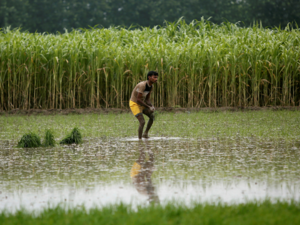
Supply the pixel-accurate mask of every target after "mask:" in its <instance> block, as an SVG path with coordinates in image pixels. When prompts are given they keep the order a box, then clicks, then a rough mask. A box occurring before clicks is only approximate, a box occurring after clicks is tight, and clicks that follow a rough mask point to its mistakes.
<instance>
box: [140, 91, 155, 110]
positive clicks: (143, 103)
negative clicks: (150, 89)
mask: <svg viewBox="0 0 300 225" xmlns="http://www.w3.org/2000/svg"><path fill="white" fill-rule="evenodd" d="M149 94H150V93H149ZM149 94H148V95H149ZM148 95H147V96H146V99H147V97H148ZM142 99H143V94H142V93H138V96H137V104H139V105H141V106H145V107H146V108H148V109H150V108H151V107H152V105H148V104H147V103H146V102H147V101H145V102H144V101H143V100H142ZM150 104H151V103H150Z"/></svg>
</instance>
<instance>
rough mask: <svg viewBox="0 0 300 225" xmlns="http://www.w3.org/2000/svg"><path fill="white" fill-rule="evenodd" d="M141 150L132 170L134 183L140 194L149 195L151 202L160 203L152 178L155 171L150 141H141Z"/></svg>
mask: <svg viewBox="0 0 300 225" xmlns="http://www.w3.org/2000/svg"><path fill="white" fill-rule="evenodd" d="M139 150H140V156H139V158H138V159H137V160H136V161H135V163H134V164H133V166H132V168H131V171H130V176H131V179H132V183H133V185H134V186H135V188H136V190H137V191H138V192H139V193H140V194H142V195H146V196H148V200H149V202H155V203H159V199H158V196H157V194H156V193H155V188H154V186H153V184H152V180H151V175H152V173H153V171H154V165H153V164H154V154H153V152H152V151H151V149H150V146H149V143H148V141H145V143H142V142H140V144H139ZM147 153H148V154H147Z"/></svg>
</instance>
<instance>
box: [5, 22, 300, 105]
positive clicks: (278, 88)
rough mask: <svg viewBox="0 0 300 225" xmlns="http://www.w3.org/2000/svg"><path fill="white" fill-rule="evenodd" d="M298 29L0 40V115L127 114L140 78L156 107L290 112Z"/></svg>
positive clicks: (294, 99)
mask: <svg viewBox="0 0 300 225" xmlns="http://www.w3.org/2000/svg"><path fill="white" fill-rule="evenodd" d="M299 34H300V32H299V30H298V29H293V28H291V27H290V26H287V27H286V28H284V29H280V28H278V29H275V30H271V29H266V28H263V27H262V26H261V25H255V26H253V27H248V28H242V27H240V26H238V25H236V24H231V23H224V24H222V25H215V24H212V23H210V22H208V21H205V20H201V21H194V22H192V23H190V24H186V23H185V22H184V21H183V20H179V21H177V22H174V23H168V24H166V25H165V26H164V27H155V28H152V29H150V28H147V27H143V28H128V29H125V28H122V27H112V28H109V29H104V28H102V29H89V30H74V31H72V32H67V31H66V32H65V33H63V34H56V35H52V34H39V33H28V32H21V31H20V30H13V31H12V30H9V29H4V30H2V31H1V32H0V110H10V109H15V108H20V109H32V108H43V109H52V108H57V109H63V108H82V107H97V108H99V107H122V108H123V107H128V102H129V98H130V94H131V91H132V89H133V87H134V86H135V85H136V84H137V83H138V82H139V81H141V80H145V79H146V74H147V72H148V71H149V70H157V71H158V72H159V81H158V83H157V84H156V87H155V89H154V95H153V96H152V97H153V102H154V104H155V106H157V107H166V106H168V107H179V106H180V107H218V106H233V107H236V106H239V107H243V106H245V107H247V106H269V105H273V106H274V105H280V106H297V105H300V101H299V100H300V94H299V93H300V90H299V89H300V84H299V81H300V72H299V69H300V67H299V62H300V61H299V56H300V48H299V43H300V39H299Z"/></svg>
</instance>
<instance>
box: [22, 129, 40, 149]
mask: <svg viewBox="0 0 300 225" xmlns="http://www.w3.org/2000/svg"><path fill="white" fill-rule="evenodd" d="M41 145H42V144H41V139H40V137H39V136H38V135H37V134H35V133H32V132H30V133H28V134H24V135H23V136H22V138H21V140H20V141H19V142H18V145H17V146H18V147H20V148H37V147H40V146H41Z"/></svg>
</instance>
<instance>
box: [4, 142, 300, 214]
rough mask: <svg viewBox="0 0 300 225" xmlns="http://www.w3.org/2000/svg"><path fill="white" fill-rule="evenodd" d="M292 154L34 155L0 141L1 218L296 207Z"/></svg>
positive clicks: (255, 150)
mask: <svg viewBox="0 0 300 225" xmlns="http://www.w3.org/2000/svg"><path fill="white" fill-rule="evenodd" d="M299 149H300V148H299V146H298V145H297V144H293V143H287V142H285V141H283V140H282V141H280V140H277V141H271V140H268V141H265V140H263V141H262V140H258V139H255V138H253V137H245V138H240V137H238V138H236V139H232V138H230V139H229V138H228V139H218V138H215V139H176V138H160V139H159V138H156V139H155V138H151V139H150V140H147V141H132V140H126V139H123V140H120V139H115V138H110V139H109V138H105V139H91V140H88V141H86V142H85V143H84V144H82V145H76V146H56V147H54V148H37V149H20V148H15V147H14V145H13V143H10V142H9V143H5V142H1V140H0V211H3V210H7V211H13V210H15V209H19V208H21V207H22V206H23V207H24V208H26V209H28V210H39V209H42V208H43V207H47V206H48V204H49V203H50V206H56V205H57V204H62V203H63V204H66V205H67V206H70V207H77V206H80V205H84V206H85V207H86V209H89V208H92V207H94V206H98V207H101V206H103V205H109V204H115V203H119V202H123V203H126V204H133V205H140V204H141V205H143V204H145V202H146V203H147V201H145V199H148V201H150V202H159V203H160V204H162V205H164V204H165V203H166V202H168V201H171V200H176V201H177V202H180V203H181V202H182V203H183V204H186V205H190V204H192V203H193V202H194V201H195V202H218V201H221V202H226V203H229V204H230V203H244V202H247V201H252V200H263V199H265V198H269V199H274V200H276V199H280V200H287V201H289V200H295V201H300V176H299V174H300V151H299ZM154 159H155V162H154ZM129 162H130V163H129ZM133 164H134V166H133ZM154 165H155V171H154ZM129 171H131V177H130V176H129ZM152 182H153V183H154V184H155V189H154V186H153V183H152ZM132 183H133V185H132ZM137 192H138V193H137ZM139 193H140V194H139ZM158 196H159V199H158Z"/></svg>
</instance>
